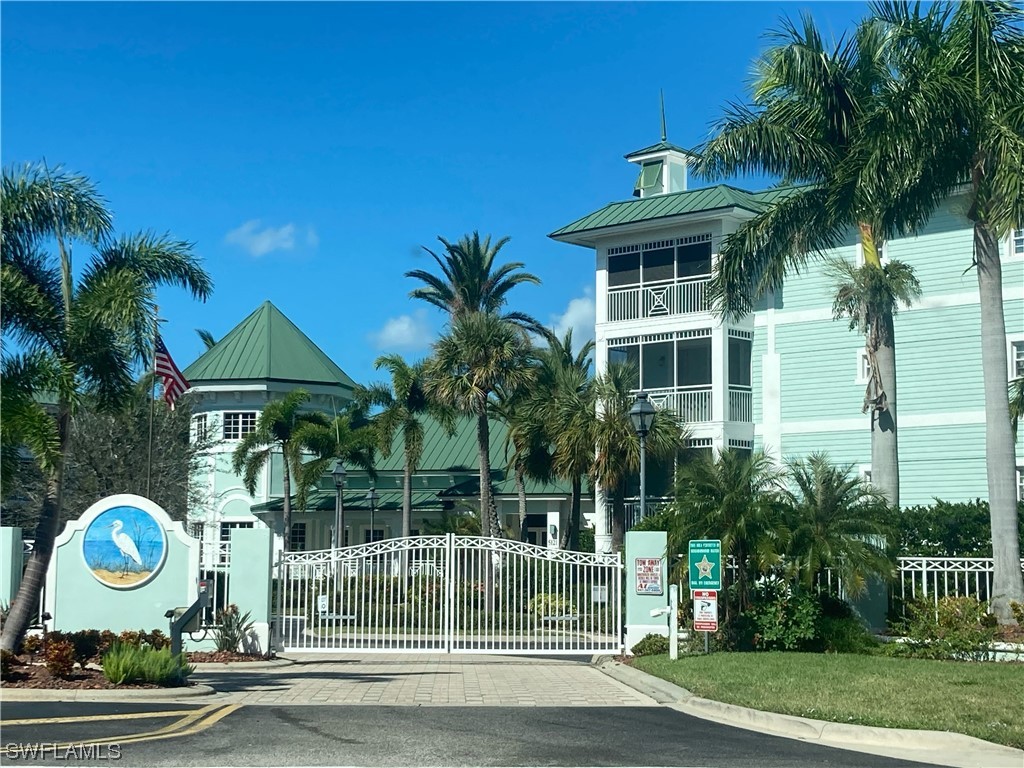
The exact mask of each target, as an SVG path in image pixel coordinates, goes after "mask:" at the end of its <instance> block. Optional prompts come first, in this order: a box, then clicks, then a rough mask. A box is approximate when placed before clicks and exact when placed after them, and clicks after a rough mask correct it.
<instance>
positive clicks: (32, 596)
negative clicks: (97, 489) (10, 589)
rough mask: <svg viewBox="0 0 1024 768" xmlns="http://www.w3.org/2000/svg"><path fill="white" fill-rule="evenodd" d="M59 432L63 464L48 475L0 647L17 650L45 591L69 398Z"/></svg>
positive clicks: (67, 445)
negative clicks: (39, 512) (33, 536)
mask: <svg viewBox="0 0 1024 768" xmlns="http://www.w3.org/2000/svg"><path fill="white" fill-rule="evenodd" d="M58 412H59V414H60V415H59V416H58V418H57V434H58V436H59V439H60V453H61V461H60V465H59V466H57V467H56V468H54V469H53V471H51V472H50V473H49V476H48V477H47V479H46V495H45V496H44V497H43V507H42V512H41V514H40V515H39V522H38V524H37V525H36V533H35V542H34V544H33V547H32V554H31V555H30V556H29V560H28V564H27V565H26V566H25V573H24V575H23V576H22V579H21V584H20V585H19V586H18V593H17V594H16V595H15V596H14V600H13V601H12V603H11V609H10V613H9V614H8V616H7V621H6V622H4V629H3V635H2V637H0V648H2V649H3V650H5V651H12V652H13V651H14V649H15V648H17V647H18V645H19V644H20V643H21V641H22V638H24V637H25V632H26V630H28V625H29V624H30V623H32V618H33V614H34V613H35V611H36V604H37V603H38V602H39V598H40V596H41V595H42V593H43V584H44V582H45V581H46V572H47V570H48V569H49V567H50V559H51V558H52V557H53V543H54V540H55V539H56V538H57V533H58V530H59V528H60V510H61V500H62V499H63V496H64V464H65V463H66V461H67V458H68V453H69V452H70V448H71V445H70V440H69V430H70V426H71V412H70V409H69V408H68V404H67V403H66V402H62V403H60V405H59V411H58Z"/></svg>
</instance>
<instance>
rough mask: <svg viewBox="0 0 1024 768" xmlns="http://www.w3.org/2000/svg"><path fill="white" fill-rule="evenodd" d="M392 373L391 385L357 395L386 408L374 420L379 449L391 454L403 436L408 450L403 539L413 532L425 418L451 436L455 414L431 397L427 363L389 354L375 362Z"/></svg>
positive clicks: (364, 400)
mask: <svg viewBox="0 0 1024 768" xmlns="http://www.w3.org/2000/svg"><path fill="white" fill-rule="evenodd" d="M373 365H374V367H375V368H377V369H380V368H385V369H387V371H388V373H390V374H391V383H390V384H373V385H371V386H370V387H368V388H366V389H362V390H359V391H358V392H357V399H358V400H361V401H362V402H364V403H365V404H366V405H367V406H377V407H380V408H382V409H383V410H381V412H380V413H378V414H377V415H376V416H375V417H374V420H373V421H374V426H375V428H376V435H377V439H378V445H377V447H378V448H379V449H380V451H381V453H382V454H383V455H384V456H390V455H391V449H392V446H393V444H394V440H395V435H396V434H398V433H401V435H402V445H403V447H404V451H405V467H404V470H403V485H402V489H403V490H402V536H409V535H410V532H411V530H412V476H413V474H414V473H415V472H416V468H417V467H418V466H419V461H420V458H421V457H422V456H423V418H424V417H429V418H431V419H433V420H434V421H436V422H437V423H439V424H440V425H441V426H442V428H443V429H444V430H445V432H446V433H447V434H448V436H449V437H451V436H452V435H454V434H455V412H454V410H453V409H452V408H450V407H445V406H442V405H440V404H439V403H437V402H435V401H434V400H432V399H431V398H429V397H427V392H426V386H425V381H424V364H423V363H422V362H420V363H415V364H414V365H409V364H408V363H406V362H405V360H403V359H402V357H401V356H400V355H385V356H383V357H378V358H377V360H376V361H375V362H374V364H373Z"/></svg>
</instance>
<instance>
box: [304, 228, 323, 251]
mask: <svg viewBox="0 0 1024 768" xmlns="http://www.w3.org/2000/svg"><path fill="white" fill-rule="evenodd" d="M306 245H308V246H309V247H310V248H316V247H317V246H318V245H320V235H318V234H317V233H316V230H315V229H313V227H306Z"/></svg>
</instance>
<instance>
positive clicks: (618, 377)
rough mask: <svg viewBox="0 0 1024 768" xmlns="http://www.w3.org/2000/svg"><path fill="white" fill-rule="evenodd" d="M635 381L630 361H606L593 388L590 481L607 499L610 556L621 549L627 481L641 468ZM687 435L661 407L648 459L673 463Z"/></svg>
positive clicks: (649, 442)
mask: <svg viewBox="0 0 1024 768" xmlns="http://www.w3.org/2000/svg"><path fill="white" fill-rule="evenodd" d="M637 377H638V370H637V367H636V364H635V363H619V362H610V363H608V366H607V368H606V369H605V372H604V373H603V374H602V375H600V376H598V377H597V381H596V383H595V385H594V389H595V394H596V395H597V403H598V405H597V421H596V424H595V427H594V436H595V444H596V454H595V458H594V462H593V465H592V467H591V479H592V480H593V482H594V483H596V484H598V485H599V486H600V488H601V489H602V490H603V495H604V497H605V498H606V499H607V498H608V497H609V496H610V499H611V507H612V514H611V538H612V542H611V545H612V552H618V551H619V549H620V548H621V547H622V542H623V536H624V534H625V529H626V506H625V484H626V479H627V478H629V477H632V476H633V475H635V474H636V472H637V471H638V469H639V467H640V439H639V438H638V437H637V434H636V429H634V427H633V422H632V421H631V420H630V418H629V410H630V408H632V407H633V402H634V399H635V398H634V397H633V394H632V392H631V389H632V386H633V382H635V381H636V380H637ZM687 436H688V432H687V429H686V426H685V425H684V424H682V423H681V421H680V420H679V417H678V416H677V415H676V414H675V413H674V412H673V411H672V410H671V409H669V408H663V409H660V410H659V411H658V412H657V413H656V414H655V416H654V419H653V420H652V422H651V428H650V432H649V433H648V435H647V441H646V442H647V456H648V457H649V458H652V459H661V460H666V461H668V460H674V459H676V457H677V456H678V454H679V452H680V451H681V450H682V449H683V447H684V446H685V445H686V440H687ZM645 511H646V510H645Z"/></svg>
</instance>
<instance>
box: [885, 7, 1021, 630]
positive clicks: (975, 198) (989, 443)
mask: <svg viewBox="0 0 1024 768" xmlns="http://www.w3.org/2000/svg"><path fill="white" fill-rule="evenodd" d="M872 10H873V13H874V15H875V16H876V17H877V19H878V20H879V22H880V24H881V25H882V26H883V27H884V30H885V34H886V36H887V37H888V38H889V39H890V40H891V46H892V50H893V52H894V54H893V55H894V62H895V64H896V66H897V68H898V70H899V71H900V72H901V74H902V76H903V83H902V84H903V87H902V88H900V89H895V90H894V91H893V92H892V93H891V94H889V98H887V99H886V100H885V101H884V103H882V104H881V105H880V106H881V108H880V109H879V110H878V118H877V119H878V122H879V124H880V125H884V127H885V129H886V131H887V133H888V136H887V137H886V141H885V142H881V143H879V144H878V145H876V146H873V147H872V148H871V150H872V151H871V153H870V155H869V156H868V157H867V158H866V161H865V164H866V165H868V166H871V167H875V168H884V169H886V172H887V174H888V175H890V176H891V177H892V178H894V179H909V180H912V182H911V183H907V184H905V185H903V188H902V189H901V188H900V185H896V189H897V190H898V191H899V192H900V194H899V200H898V202H899V203H900V204H903V203H905V202H906V201H908V200H910V201H913V200H915V199H921V198H924V197H928V195H927V194H923V193H922V191H921V190H922V188H925V192H926V193H927V192H932V200H931V201H930V202H931V203H932V205H933V206H934V205H935V204H937V201H938V200H939V199H941V198H942V197H945V196H950V195H954V194H961V193H962V194H964V195H965V198H966V200H965V206H964V210H965V212H966V216H967V219H968V220H969V221H970V222H971V224H972V226H973V230H974V248H973V253H972V258H971V262H970V265H969V266H971V267H974V268H976V269H977V273H978V293H979V302H980V310H981V353H982V377H983V381H984V392H985V458H986V466H987V470H988V495H989V499H988V500H989V505H990V510H991V516H992V542H993V551H992V555H993V560H994V574H993V584H992V610H993V612H994V613H995V615H996V616H997V617H998V618H999V621H1000V622H1001V623H1004V624H1010V623H1013V622H1014V619H1013V615H1012V613H1011V611H1010V608H1009V604H1010V601H1011V600H1018V601H1020V600H1024V576H1022V574H1021V570H1020V567H1019V562H1020V547H1019V545H1018V529H1017V514H1016V489H1015V487H1014V471H1015V457H1014V440H1013V434H1012V429H1011V422H1010V412H1009V403H1008V398H1007V391H1006V370H1007V355H1006V323H1005V318H1004V315H1003V285H1002V283H1003V280H1002V264H1001V263H1000V259H999V242H1000V240H1001V239H1004V238H1006V237H1007V236H1008V235H1009V233H1010V232H1011V231H1012V230H1014V229H1018V228H1022V227H1024V176H1022V174H1021V168H1022V167H1024V25H1022V21H1024V11H1022V9H1021V6H1020V5H1019V4H1017V3H1012V2H1004V1H1003V0H987V1H986V2H970V3H957V4H956V5H953V6H951V5H949V4H946V3H936V4H934V6H933V7H932V8H931V9H930V10H929V11H928V12H927V13H925V14H922V11H921V7H920V6H919V5H914V6H908V5H906V4H903V3H897V2H878V3H875V4H873V5H872ZM922 171H923V173H921V172H922Z"/></svg>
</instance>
